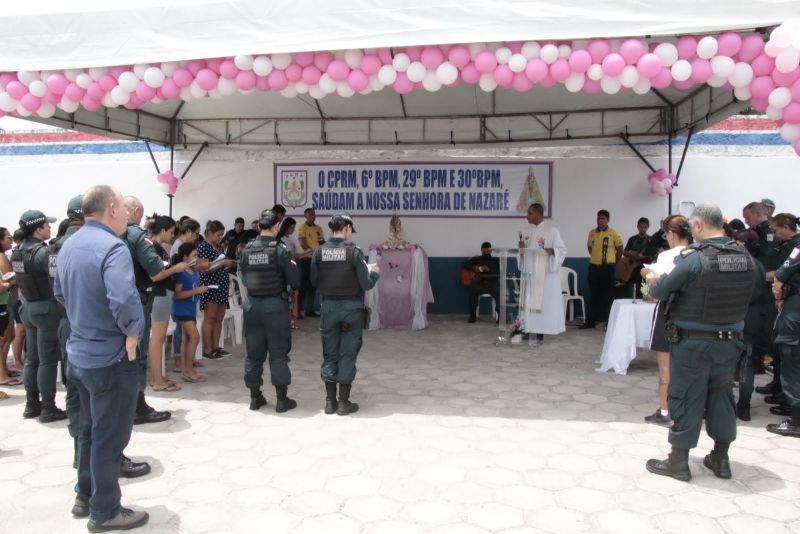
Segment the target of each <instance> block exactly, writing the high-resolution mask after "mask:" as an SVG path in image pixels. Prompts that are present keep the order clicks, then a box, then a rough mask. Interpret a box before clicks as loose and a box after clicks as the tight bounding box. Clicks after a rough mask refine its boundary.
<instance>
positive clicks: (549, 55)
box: [539, 44, 558, 65]
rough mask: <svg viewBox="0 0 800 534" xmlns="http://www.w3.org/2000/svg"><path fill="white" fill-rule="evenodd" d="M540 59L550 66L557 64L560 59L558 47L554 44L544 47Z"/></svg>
mask: <svg viewBox="0 0 800 534" xmlns="http://www.w3.org/2000/svg"><path fill="white" fill-rule="evenodd" d="M539 57H540V58H542V61H544V62H545V63H547V64H548V65H550V64H552V63H555V61H556V60H557V59H558V47H557V46H556V45H553V44H546V45H544V46H543V47H542V51H541V52H540V53H539Z"/></svg>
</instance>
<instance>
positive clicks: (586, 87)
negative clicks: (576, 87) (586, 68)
mask: <svg viewBox="0 0 800 534" xmlns="http://www.w3.org/2000/svg"><path fill="white" fill-rule="evenodd" d="M583 92H584V93H586V94H589V95H594V94H597V93H599V92H600V80H592V79H590V78H586V81H585V82H584V84H583Z"/></svg>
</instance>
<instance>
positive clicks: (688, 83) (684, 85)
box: [672, 78, 694, 91]
mask: <svg viewBox="0 0 800 534" xmlns="http://www.w3.org/2000/svg"><path fill="white" fill-rule="evenodd" d="M672 85H673V86H674V87H675V88H676V89H680V90H681V91H686V90H687V89H691V88H692V87H694V82H693V81H692V79H691V78H689V79H688V80H683V81H681V82H679V81H673V82H672Z"/></svg>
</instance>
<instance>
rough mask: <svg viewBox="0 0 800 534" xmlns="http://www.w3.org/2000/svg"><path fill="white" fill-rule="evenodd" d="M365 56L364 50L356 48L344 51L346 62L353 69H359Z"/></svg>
mask: <svg viewBox="0 0 800 534" xmlns="http://www.w3.org/2000/svg"><path fill="white" fill-rule="evenodd" d="M363 58H364V52H362V51H361V50H359V49H357V48H355V49H351V50H345V51H344V62H345V63H347V66H348V67H350V68H351V69H357V68H358V67H360V66H361V60H362V59H363Z"/></svg>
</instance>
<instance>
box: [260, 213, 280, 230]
mask: <svg viewBox="0 0 800 534" xmlns="http://www.w3.org/2000/svg"><path fill="white" fill-rule="evenodd" d="M278 222H280V215H279V214H277V213H275V212H274V211H272V210H264V211H262V212H261V215H260V216H259V218H258V226H259V227H260V228H262V229H264V230H266V229H267V228H272V227H273V226H275V225H276V224H278Z"/></svg>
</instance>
